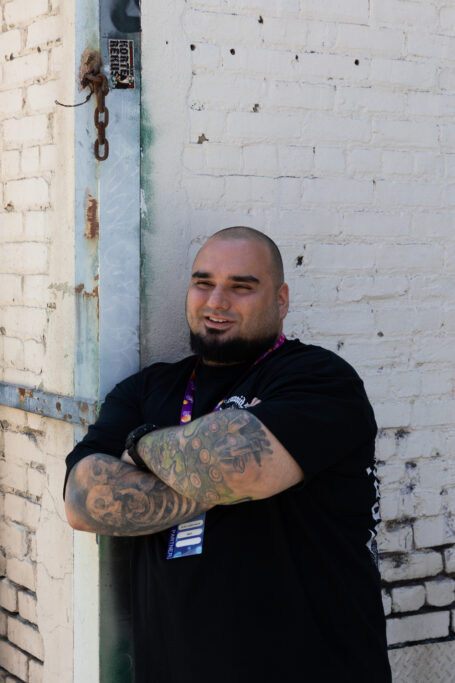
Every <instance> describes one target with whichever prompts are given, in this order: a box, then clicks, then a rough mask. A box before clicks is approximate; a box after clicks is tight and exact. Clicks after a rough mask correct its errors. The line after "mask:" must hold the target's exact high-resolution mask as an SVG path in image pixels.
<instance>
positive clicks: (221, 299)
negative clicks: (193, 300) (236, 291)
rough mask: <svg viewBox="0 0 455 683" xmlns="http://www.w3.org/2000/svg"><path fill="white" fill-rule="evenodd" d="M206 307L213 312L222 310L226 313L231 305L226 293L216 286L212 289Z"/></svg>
mask: <svg viewBox="0 0 455 683" xmlns="http://www.w3.org/2000/svg"><path fill="white" fill-rule="evenodd" d="M207 305H208V306H210V308H211V309H213V310H223V311H226V310H227V309H228V308H229V307H230V305H231V303H230V301H229V299H228V297H227V295H226V291H225V290H224V289H223V287H220V286H217V287H214V288H213V289H212V291H211V292H210V296H209V298H208V300H207Z"/></svg>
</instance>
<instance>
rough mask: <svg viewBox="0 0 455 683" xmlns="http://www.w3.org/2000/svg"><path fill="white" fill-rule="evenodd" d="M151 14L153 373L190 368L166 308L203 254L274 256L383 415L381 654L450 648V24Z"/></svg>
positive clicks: (302, 309) (420, 10) (298, 325)
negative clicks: (236, 232)
mask: <svg viewBox="0 0 455 683" xmlns="http://www.w3.org/2000/svg"><path fill="white" fill-rule="evenodd" d="M143 14H144V22H143V24H144V28H143V30H144V37H145V40H144V43H143V44H144V53H143V63H144V98H143V103H144V109H145V123H144V131H145V132H146V133H147V131H148V128H149V127H152V128H153V129H154V136H153V141H152V143H151V146H150V148H147V149H146V151H147V153H148V155H149V157H150V166H148V163H149V162H148V161H147V156H146V157H145V160H144V173H145V191H146V196H148V197H150V202H149V204H148V205H147V206H146V207H145V209H146V210H147V212H146V213H145V222H146V227H147V230H148V232H147V233H146V235H145V237H144V247H145V259H144V263H145V279H146V282H147V286H146V287H145V297H144V315H143V319H144V327H143V342H144V355H145V357H146V358H147V360H158V359H163V358H170V357H171V358H177V357H178V356H179V355H181V353H182V351H183V350H185V348H186V339H185V333H184V332H183V333H182V332H181V330H184V329H185V327H184V322H183V313H181V314H179V313H177V319H176V321H174V318H175V317H176V314H175V312H174V311H173V312H172V319H173V320H172V321H171V320H170V317H171V316H169V309H168V305H169V304H168V302H169V301H179V300H181V298H182V292H183V290H184V286H185V285H184V283H185V275H186V274H188V269H189V263H190V260H191V257H192V256H193V255H194V254H195V251H196V249H197V248H198V247H199V245H200V243H201V241H202V240H203V238H204V237H205V236H207V235H208V234H211V233H212V232H213V231H215V230H216V229H218V228H221V227H226V226H228V225H236V224H246V225H251V226H253V227H258V228H260V229H264V230H265V231H266V232H267V233H268V234H270V235H271V236H272V237H273V238H275V239H276V240H277V242H278V243H279V244H280V246H281V248H282V251H283V255H284V259H285V266H286V272H287V279H288V282H289V284H290V286H291V290H292V308H291V313H290V314H289V317H288V320H287V326H286V331H287V333H288V334H289V335H293V336H294V335H295V336H298V337H300V338H301V339H302V340H304V341H308V342H312V343H317V344H321V345H323V346H326V347H329V348H331V349H333V350H335V351H338V353H340V354H341V355H342V356H343V357H344V358H346V359H347V360H348V361H350V362H352V363H353V365H354V366H355V367H356V368H357V369H358V371H359V373H360V374H361V375H362V377H363V378H364V380H365V383H366V387H367V390H368V393H369V396H370V398H371V400H372V402H373V404H374V407H375V410H376V415H377V420H378V424H379V427H380V433H379V438H378V471H379V476H380V479H381V492H382V516H383V519H384V523H383V525H382V529H381V532H380V535H379V545H380V550H381V553H382V575H383V579H384V603H385V606H386V610H387V613H388V635H389V642H390V644H391V645H396V644H402V643H416V642H419V641H426V640H427V639H432V638H436V639H444V638H449V637H450V638H453V637H454V635H455V618H454V614H453V613H452V612H453V609H454V607H455V603H454V587H455V551H454V545H453V544H454V541H455V519H454V514H455V468H454V465H453V455H454V449H455V433H454V430H453V415H454V408H455V398H454V371H453V364H452V362H453V349H454V347H455V309H454V304H453V291H454V285H455V242H454V230H453V211H454V204H455V199H454V197H455V193H454V185H455V127H454V124H453V115H454V113H455V23H454V19H455V10H454V9H453V8H452V7H450V5H449V4H447V5H446V6H444V5H443V4H442V3H440V2H439V1H436V0H434V1H430V0H425V1H422V2H421V1H418V0H415V1H411V0H409V1H408V0H370V1H369V0H348V1H346V2H338V1H336V0H300V1H299V0H280V2H276V1H275V0H268V1H266V2H265V1H264V0H261V1H260V2H256V1H255V0H235V1H232V2H229V3H223V2H221V1H220V0H191V1H188V2H187V3H183V2H178V3H177V4H173V7H172V9H170V8H168V7H167V6H166V3H165V2H163V1H161V0H159V1H158V2H156V3H154V4H153V7H145V6H144V4H143ZM157 16H159V18H160V21H159V22H157V21H156V18H157ZM149 139H150V138H149V137H148V138H147V140H149ZM176 234H181V241H182V246H181V247H179V245H178V244H177V243H176V239H175V236H176ZM188 242H189V243H190V249H189V253H188V249H187V248H186V245H187V244H188ZM169 273H173V274H175V278H174V276H173V278H170V277H169ZM182 273H183V275H182ZM172 279H174V280H175V281H170V280H172ZM179 315H180V317H179ZM158 319H159V320H160V321H161V323H162V324H160V325H159V326H157V325H156V324H154V321H156V320H158ZM163 321H164V325H165V326H166V327H165V329H163ZM414 680H415V679H414Z"/></svg>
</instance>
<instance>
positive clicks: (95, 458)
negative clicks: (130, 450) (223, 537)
mask: <svg viewBox="0 0 455 683" xmlns="http://www.w3.org/2000/svg"><path fill="white" fill-rule="evenodd" d="M78 465H83V466H82V467H78V466H77V465H76V466H75V467H73V469H72V470H71V472H70V475H69V476H70V478H69V480H68V486H67V494H66V499H67V502H68V503H69V504H70V505H71V507H72V508H73V509H74V510H75V511H76V512H77V514H78V515H79V518H82V520H83V522H84V526H87V530H91V531H95V532H96V533H99V534H103V535H108V536H139V535H143V534H153V533H156V532H157V531H162V530H163V529H167V528H168V527H171V526H173V525H174V524H179V523H180V522H185V521H187V520H189V519H192V518H193V517H195V516H196V515H199V514H200V513H201V512H204V511H205V510H207V509H209V507H211V506H209V505H202V504H200V503H198V502H196V501H194V500H190V499H189V498H186V497H185V496H182V495H180V494H179V493H177V492H176V491H174V490H173V489H172V488H169V486H167V485H166V484H164V483H163V482H162V481H160V480H159V479H158V478H157V477H156V476H155V475H154V474H152V473H147V472H145V473H144V472H141V471H139V470H138V469H137V468H136V467H134V466H132V465H129V464H127V463H123V462H121V461H120V460H117V458H113V457H111V456H109V455H103V454H101V453H99V454H96V455H92V456H90V458H89V460H87V461H86V462H84V461H81V462H80V463H78Z"/></svg>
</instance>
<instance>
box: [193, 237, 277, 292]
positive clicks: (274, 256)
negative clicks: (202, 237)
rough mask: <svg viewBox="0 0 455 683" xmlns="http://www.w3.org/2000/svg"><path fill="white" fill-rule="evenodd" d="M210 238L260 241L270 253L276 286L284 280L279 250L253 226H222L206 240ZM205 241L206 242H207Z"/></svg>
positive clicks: (209, 240) (210, 239)
mask: <svg viewBox="0 0 455 683" xmlns="http://www.w3.org/2000/svg"><path fill="white" fill-rule="evenodd" d="M212 240H243V241H248V242H260V243H261V244H263V245H264V246H265V247H266V248H267V251H268V252H269V254H270V263H271V266H272V273H271V274H272V277H273V280H274V283H275V285H276V287H277V288H278V287H280V286H281V285H282V284H283V282H284V269H283V260H282V258H281V254H280V250H279V249H278V247H277V245H276V244H275V242H274V241H273V240H272V239H270V237H267V235H264V233H263V232H260V231H259V230H255V228H248V227H246V226H243V225H236V226H234V227H232V228H224V229H223V230H218V232H216V233H215V234H214V235H212V236H211V237H209V239H208V240H207V242H211V241H212ZM207 242H206V244H207Z"/></svg>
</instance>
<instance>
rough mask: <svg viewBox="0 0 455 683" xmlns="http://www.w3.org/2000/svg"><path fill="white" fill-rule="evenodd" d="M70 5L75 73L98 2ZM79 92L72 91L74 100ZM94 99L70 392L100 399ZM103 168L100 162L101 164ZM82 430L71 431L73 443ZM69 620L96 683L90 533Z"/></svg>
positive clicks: (83, 113)
mask: <svg viewBox="0 0 455 683" xmlns="http://www.w3.org/2000/svg"><path fill="white" fill-rule="evenodd" d="M74 5H75V12H76V16H75V42H76V48H75V59H76V64H75V70H74V73H75V74H77V73H78V69H79V63H80V60H81V56H82V53H83V52H84V50H85V49H87V48H90V50H99V3H98V2H94V0H77V1H76V2H74ZM77 98H80V93H78V92H77V90H76V88H75V96H74V101H75V102H77V101H79V100H78V99H77ZM94 107H95V102H94V98H92V99H91V100H90V102H89V103H88V104H87V105H85V106H84V107H78V108H77V109H75V122H74V135H75V139H74V171H75V228H74V277H75V282H74V285H75V307H76V319H75V339H74V347H75V358H74V393H75V395H76V396H93V397H94V398H98V397H99V296H98V280H99V268H98V239H99V217H98V197H99V187H98V186H99V176H98V166H99V163H98V162H97V161H96V160H95V157H94V153H93V143H94V140H95V138H96V129H95V126H94V123H93V115H94ZM102 163H105V162H102ZM84 431H85V430H84V428H83V427H82V426H78V425H76V426H75V428H74V439H75V443H76V442H77V441H80V440H81V439H82V437H83V435H84ZM73 550H74V566H73V619H74V632H73V633H74V654H73V667H74V674H73V683H95V682H96V681H99V678H100V665H99V657H100V648H99V638H100V619H99V594H100V593H99V583H100V577H99V558H98V545H97V543H96V536H95V534H87V533H84V532H82V531H75V532H74V546H73Z"/></svg>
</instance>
